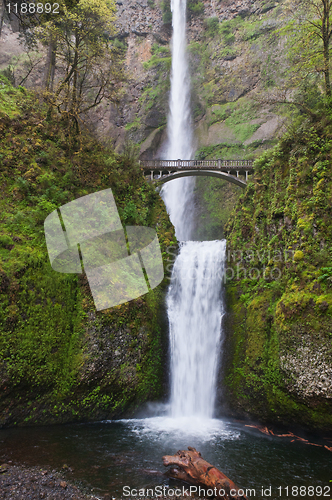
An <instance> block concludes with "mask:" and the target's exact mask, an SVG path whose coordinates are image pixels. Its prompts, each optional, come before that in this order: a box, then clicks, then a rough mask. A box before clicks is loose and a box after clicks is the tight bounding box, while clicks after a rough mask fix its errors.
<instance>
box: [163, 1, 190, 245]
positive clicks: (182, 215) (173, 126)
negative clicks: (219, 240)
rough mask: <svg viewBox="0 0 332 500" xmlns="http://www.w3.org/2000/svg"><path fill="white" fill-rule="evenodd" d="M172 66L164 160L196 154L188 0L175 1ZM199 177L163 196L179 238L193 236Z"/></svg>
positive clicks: (171, 184)
mask: <svg viewBox="0 0 332 500" xmlns="http://www.w3.org/2000/svg"><path fill="white" fill-rule="evenodd" d="M171 9H172V25H173V37H172V68H171V92H170V100H169V116H168V121H167V137H168V140H167V145H166V149H165V151H164V154H163V156H164V159H174V160H175V159H179V158H180V159H186V160H189V159H191V158H192V157H193V154H194V140H193V124H192V118H191V108H190V76H189V66H188V59H187V54H186V47H187V41H186V0H172V2H171ZM194 186H195V180H194V178H192V177H185V178H183V179H177V180H175V181H171V182H169V183H168V184H167V185H165V186H164V187H163V189H162V193H161V194H162V197H163V199H164V201H165V204H166V206H167V209H168V211H169V214H170V218H171V221H172V223H173V225H174V227H175V232H176V236H177V238H178V239H179V240H181V241H183V240H188V239H190V238H191V236H192V230H193V217H192V206H191V204H192V194H193V189H194Z"/></svg>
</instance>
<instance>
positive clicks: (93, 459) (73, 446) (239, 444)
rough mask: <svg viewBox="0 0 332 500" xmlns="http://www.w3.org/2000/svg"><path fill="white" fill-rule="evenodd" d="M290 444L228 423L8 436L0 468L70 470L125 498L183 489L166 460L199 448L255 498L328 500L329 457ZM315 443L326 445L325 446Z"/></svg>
mask: <svg viewBox="0 0 332 500" xmlns="http://www.w3.org/2000/svg"><path fill="white" fill-rule="evenodd" d="M292 439H293V438H291V437H286V438H285V437H284V438H281V437H274V436H267V435H264V434H262V433H261V432H259V431H258V430H257V429H254V428H251V427H246V426H245V425H244V423H240V422H236V421H230V420H214V419H212V420H204V419H201V420H200V419H197V420H195V419H188V418H182V419H181V418H179V419H173V418H170V417H153V418H148V419H131V420H119V421H108V422H100V423H94V424H70V425H63V426H49V427H32V428H31V427H30V428H15V429H3V430H2V431H1V435H0V458H1V460H2V463H3V462H4V461H9V460H12V461H13V463H14V464H15V463H20V464H21V463H24V464H27V465H36V466H41V467H46V466H49V467H52V468H57V469H59V468H61V467H63V465H64V464H66V465H67V466H68V467H70V468H72V469H73V471H72V472H68V473H67V477H68V479H71V480H72V481H75V480H77V481H82V482H83V484H85V486H87V487H88V488H89V489H93V490H94V493H95V494H97V495H98V494H99V493H100V494H101V495H102V494H104V493H106V492H108V493H111V494H113V495H114V496H116V497H119V496H120V495H121V496H122V497H123V498H125V497H124V496H123V487H124V486H129V487H130V489H137V488H155V487H156V486H162V487H163V486H165V487H170V488H175V487H179V486H180V487H182V486H183V484H184V483H179V482H177V481H174V480H171V479H168V478H167V477H165V476H164V475H163V474H164V472H165V467H164V466H163V464H162V456H163V455H165V454H174V453H175V452H176V451H177V450H179V449H185V448H186V447H187V446H194V447H196V448H197V449H198V450H199V451H200V452H201V453H202V456H203V458H205V459H206V460H207V461H209V462H210V463H212V464H213V465H215V466H216V467H218V468H220V469H221V470H222V471H223V472H224V473H225V474H226V475H227V476H228V477H229V478H231V479H232V480H233V481H234V482H235V483H236V484H237V485H238V486H239V487H241V488H254V489H255V490H256V495H255V498H260V499H262V498H266V499H268V498H272V499H273V500H275V499H277V498H287V497H286V494H285V490H282V496H279V490H278V489H277V488H278V487H279V486H282V487H283V488H284V487H286V486H289V487H292V486H298V487H300V486H306V487H307V488H308V487H309V486H314V487H315V488H316V492H317V491H318V492H319V491H320V489H319V487H321V488H322V493H321V494H320V495H316V496H315V497H314V496H313V495H308V494H306V495H305V497H304V496H303V495H302V496H300V495H299V494H298V495H294V496H291V495H290V496H289V497H290V498H295V497H296V496H297V497H298V498H316V499H317V498H322V499H323V498H328V499H330V498H331V497H332V495H331V494H330V493H331V490H332V488H331V489H330V486H329V485H331V484H332V483H330V482H329V480H330V479H331V470H330V469H331V467H330V464H331V453H330V452H329V451H328V450H326V449H324V448H322V447H317V446H312V445H308V444H305V443H304V442H303V441H298V440H295V441H294V442H291V441H292ZM309 440H310V439H309ZM311 442H314V443H316V444H321V445H324V444H328V442H327V441H325V440H324V439H323V438H321V440H319V439H315V440H312V439H311ZM328 445H329V446H331V444H328ZM184 486H186V487H187V485H184ZM262 486H263V487H264V488H267V487H270V486H272V496H266V495H262V494H261V488H262ZM317 488H318V490H317ZM324 488H325V489H324ZM294 491H295V490H294ZM307 492H308V490H307ZM251 498H254V497H253V496H251Z"/></svg>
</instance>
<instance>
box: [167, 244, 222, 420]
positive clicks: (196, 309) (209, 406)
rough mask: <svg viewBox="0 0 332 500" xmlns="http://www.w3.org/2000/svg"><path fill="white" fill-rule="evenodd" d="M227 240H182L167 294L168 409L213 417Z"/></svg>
mask: <svg viewBox="0 0 332 500" xmlns="http://www.w3.org/2000/svg"><path fill="white" fill-rule="evenodd" d="M225 252H226V241H225V240H223V241H187V242H184V243H182V244H181V247H180V254H179V255H178V257H177V259H176V261H175V264H174V268H173V273H172V281H171V286H170V288H169V292H168V296H167V309H168V319H169V328H170V351H171V400H170V415H171V416H172V417H174V418H180V417H186V416H190V417H192V418H194V417H203V418H212V416H213V410H214V403H215V392H216V374H217V365H218V355H219V352H220V343H221V320H222V316H223V314H224V306H223V300H222V297H221V293H222V282H223V266H224V259H225Z"/></svg>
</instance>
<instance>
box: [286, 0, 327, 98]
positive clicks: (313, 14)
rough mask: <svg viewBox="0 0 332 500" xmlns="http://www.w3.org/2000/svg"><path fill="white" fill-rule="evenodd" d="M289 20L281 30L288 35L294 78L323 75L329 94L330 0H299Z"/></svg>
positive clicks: (324, 85)
mask: <svg viewBox="0 0 332 500" xmlns="http://www.w3.org/2000/svg"><path fill="white" fill-rule="evenodd" d="M293 12H296V14H295V16H294V17H293V19H292V21H291V22H290V23H289V24H288V25H287V26H286V28H284V29H283V30H281V32H284V33H286V34H287V36H288V40H289V44H290V46H291V51H290V54H291V60H292V63H293V67H292V71H294V75H295V79H297V80H298V82H299V81H300V80H302V79H303V78H305V77H307V76H308V75H312V74H313V73H316V74H318V75H323V80H324V83H323V92H324V94H325V95H326V96H327V97H328V98H330V97H331V74H330V73H331V68H330V66H331V38H332V0H299V1H297V2H295V3H294V4H293Z"/></svg>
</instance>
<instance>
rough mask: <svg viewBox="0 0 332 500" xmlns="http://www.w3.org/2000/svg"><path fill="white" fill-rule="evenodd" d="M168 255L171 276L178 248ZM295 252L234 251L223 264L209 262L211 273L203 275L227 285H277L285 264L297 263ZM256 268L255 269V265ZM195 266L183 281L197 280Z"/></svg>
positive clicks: (169, 251) (190, 268)
mask: <svg viewBox="0 0 332 500" xmlns="http://www.w3.org/2000/svg"><path fill="white" fill-rule="evenodd" d="M166 252H167V254H168V256H169V257H168V264H167V271H168V272H169V273H171V272H172V269H173V265H174V263H175V260H176V257H177V255H178V254H177V252H176V247H175V246H170V247H168V248H167V250H166ZM294 254H295V250H293V249H283V250H273V251H271V250H266V251H258V250H257V251H252V252H251V251H243V250H235V251H230V250H228V251H227V252H226V256H225V257H226V259H225V260H224V261H223V263H221V262H220V258H214V259H212V260H210V263H209V272H207V273H205V274H204V278H203V279H211V278H218V279H220V280H222V281H223V282H224V283H226V282H227V281H230V280H233V279H237V280H239V279H250V280H260V279H263V280H266V281H275V280H278V279H280V278H281V276H282V268H283V266H284V265H285V264H289V263H291V262H293V263H294V262H295V259H294ZM253 264H255V265H253ZM196 272H197V270H196V264H195V263H193V265H192V266H191V267H187V268H186V269H185V273H186V275H185V276H183V270H182V278H185V279H195V278H196ZM170 279H176V273H172V275H171V278H170Z"/></svg>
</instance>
